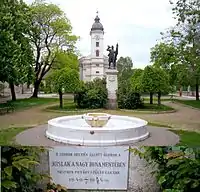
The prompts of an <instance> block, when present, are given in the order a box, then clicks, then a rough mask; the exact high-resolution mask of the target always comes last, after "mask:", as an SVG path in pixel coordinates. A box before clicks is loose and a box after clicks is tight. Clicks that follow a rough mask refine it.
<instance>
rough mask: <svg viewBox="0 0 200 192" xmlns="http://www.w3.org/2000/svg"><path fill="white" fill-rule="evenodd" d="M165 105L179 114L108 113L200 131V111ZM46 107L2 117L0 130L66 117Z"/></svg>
mask: <svg viewBox="0 0 200 192" xmlns="http://www.w3.org/2000/svg"><path fill="white" fill-rule="evenodd" d="M54 104H55V103H54ZM165 104H166V105H168V106H171V107H173V108H175V109H177V112H175V113H165V114H143V113H141V114H136V113H132V112H121V111H120V112H119V111H118V112H116V111H106V112H108V113H112V114H118V113H120V114H121V115H129V116H136V117H140V118H143V119H145V120H147V121H149V122H154V123H158V124H165V125H170V126H172V127H174V128H178V129H187V130H197V131H200V110H198V109H192V108H189V107H186V106H183V105H180V104H177V103H171V102H165ZM46 107H47V106H46V105H43V106H38V107H33V108H31V109H27V110H24V111H18V112H14V113H10V114H7V115H4V116H0V129H2V128H8V127H33V126H37V125H41V124H46V123H47V121H48V120H49V119H51V118H54V117H58V116H64V115H65V113H60V112H44V111H43V109H44V108H46Z"/></svg>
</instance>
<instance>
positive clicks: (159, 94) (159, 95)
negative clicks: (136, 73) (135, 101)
mask: <svg viewBox="0 0 200 192" xmlns="http://www.w3.org/2000/svg"><path fill="white" fill-rule="evenodd" d="M158 105H161V92H158Z"/></svg>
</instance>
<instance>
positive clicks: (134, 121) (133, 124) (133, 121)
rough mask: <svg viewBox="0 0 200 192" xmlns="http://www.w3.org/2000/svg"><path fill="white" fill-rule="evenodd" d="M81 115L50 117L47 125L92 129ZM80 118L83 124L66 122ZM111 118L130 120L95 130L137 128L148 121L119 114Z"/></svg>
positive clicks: (145, 124)
mask: <svg viewBox="0 0 200 192" xmlns="http://www.w3.org/2000/svg"><path fill="white" fill-rule="evenodd" d="M82 116H83V115H72V116H62V117H57V118H54V119H51V120H49V121H48V125H52V126H56V127H60V128H69V126H70V129H74V130H88V131H91V130H94V129H93V128H92V127H90V126H89V125H87V123H86V122H85V120H84V119H82ZM80 119H82V120H83V122H85V124H84V126H83V125H80V126H76V125H74V124H69V123H67V121H68V120H72V121H74V122H76V120H80ZM112 120H121V121H127V122H130V123H129V124H127V125H123V126H122V125H120V124H118V125H117V126H115V127H114V126H112V127H111V126H109V123H108V124H107V125H106V126H104V127H96V128H95V131H105V130H112V131H114V130H119V129H120V130H125V129H130V128H131V129H133V128H138V127H143V126H147V124H148V122H147V121H145V120H143V119H140V118H136V117H129V116H119V115H111V117H110V121H109V122H111V121H112ZM63 122H66V124H63Z"/></svg>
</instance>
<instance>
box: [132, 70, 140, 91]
mask: <svg viewBox="0 0 200 192" xmlns="http://www.w3.org/2000/svg"><path fill="white" fill-rule="evenodd" d="M142 75H143V70H142V69H134V70H133V75H132V77H131V89H132V90H133V91H134V92H136V93H142V92H143V87H142Z"/></svg>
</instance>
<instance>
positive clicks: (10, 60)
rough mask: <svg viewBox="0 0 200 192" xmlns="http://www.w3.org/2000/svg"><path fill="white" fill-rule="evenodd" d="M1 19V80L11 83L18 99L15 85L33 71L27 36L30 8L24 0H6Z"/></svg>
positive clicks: (2, 5)
mask: <svg viewBox="0 0 200 192" xmlns="http://www.w3.org/2000/svg"><path fill="white" fill-rule="evenodd" d="M0 19H1V22H0V29H1V30H0V60H1V63H0V81H3V82H5V81H6V82H8V83H9V85H10V89H11V95H12V100H16V95H15V89H14V85H18V84H20V83H24V82H26V81H27V80H28V79H29V78H28V75H27V74H29V76H30V75H31V72H32V70H31V68H32V62H33V50H32V48H31V45H30V42H29V39H28V38H27V33H28V31H29V23H30V15H29V8H28V6H27V5H26V4H25V3H24V2H22V1H18V0H12V1H11V2H10V1H8V0H4V1H3V3H1V6H0Z"/></svg>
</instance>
